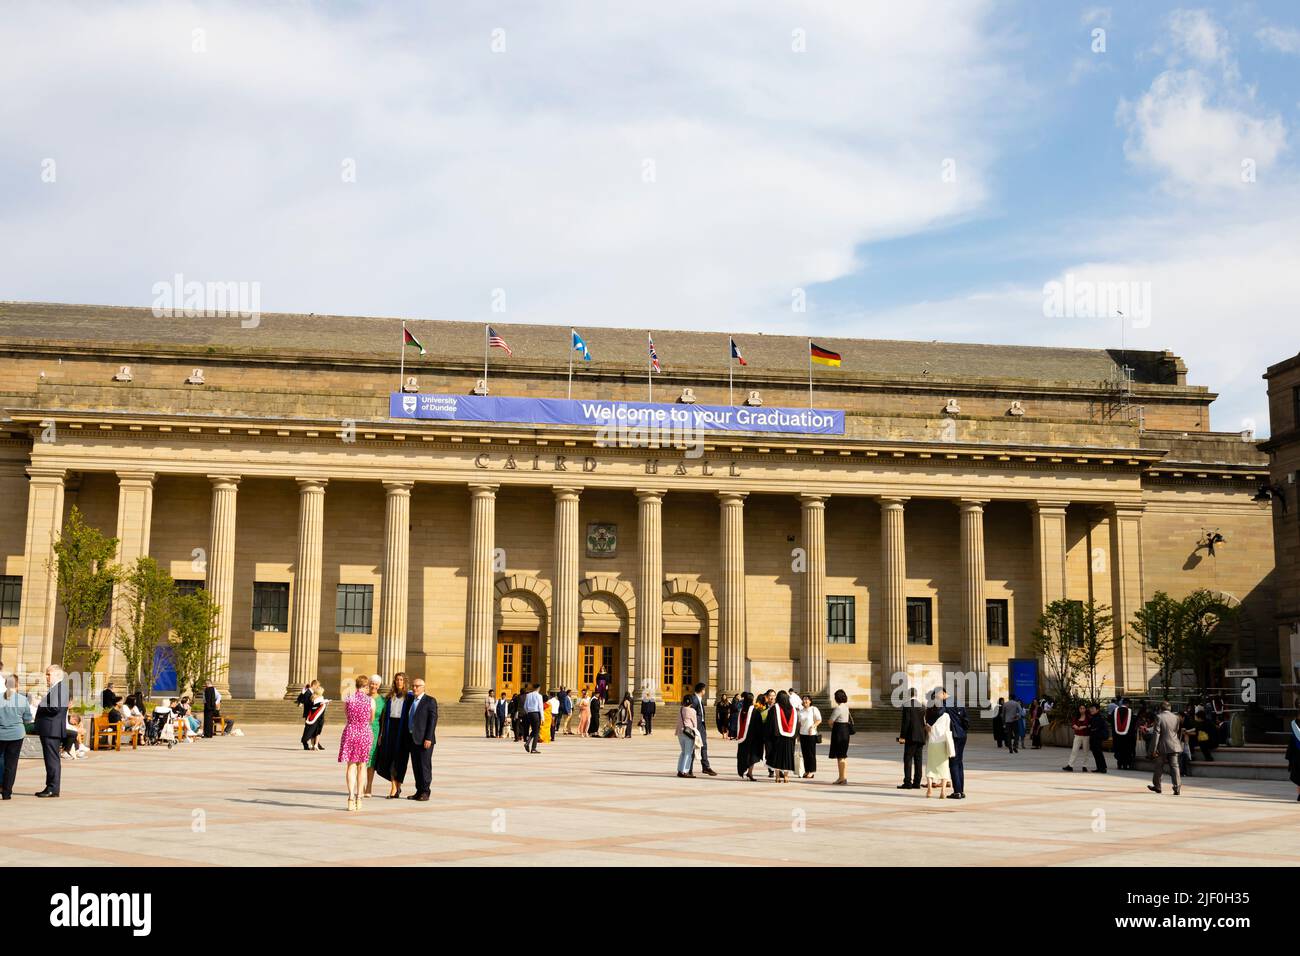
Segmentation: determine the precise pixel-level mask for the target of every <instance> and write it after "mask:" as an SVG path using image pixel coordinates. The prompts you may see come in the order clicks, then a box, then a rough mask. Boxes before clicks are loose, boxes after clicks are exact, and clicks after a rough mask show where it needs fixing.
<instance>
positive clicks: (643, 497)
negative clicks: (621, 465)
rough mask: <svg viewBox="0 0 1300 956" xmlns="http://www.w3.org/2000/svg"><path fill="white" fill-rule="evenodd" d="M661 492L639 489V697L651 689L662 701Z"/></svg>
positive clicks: (637, 633) (662, 565)
mask: <svg viewBox="0 0 1300 956" xmlns="http://www.w3.org/2000/svg"><path fill="white" fill-rule="evenodd" d="M666 493H667V492H666V491H665V490H664V489H662V488H638V489H637V490H636V498H637V503H638V507H637V547H638V549H639V551H640V557H641V566H640V569H639V574H638V576H637V593H636V606H637V618H636V693H635V694H633V697H635V698H638V699H639V698H640V695H641V694H642V693H643V692H644V691H645V690H646V689H647V688H649V690H650V692H651V693H652V694H654V697H655V700H662V699H663V686H662V684H661V672H662V668H663V643H664V596H663V588H664V542H663V500H664V495H665V494H666Z"/></svg>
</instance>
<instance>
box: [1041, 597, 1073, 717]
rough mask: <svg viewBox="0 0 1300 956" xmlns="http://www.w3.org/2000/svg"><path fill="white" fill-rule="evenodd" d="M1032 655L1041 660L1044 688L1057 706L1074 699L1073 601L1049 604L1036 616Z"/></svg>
mask: <svg viewBox="0 0 1300 956" xmlns="http://www.w3.org/2000/svg"><path fill="white" fill-rule="evenodd" d="M1032 636H1033V639H1034V654H1035V655H1036V656H1037V657H1039V658H1041V659H1042V661H1043V668H1044V670H1046V672H1047V673H1046V675H1045V677H1046V679H1047V686H1048V688H1049V689H1050V690H1051V692H1052V695H1053V696H1054V697H1055V698H1056V699H1057V702H1058V703H1066V702H1068V701H1070V700H1072V699H1073V697H1074V683H1075V651H1076V645H1077V637H1078V608H1077V605H1076V604H1075V603H1074V602H1073V601H1064V600H1061V601H1053V602H1052V603H1051V604H1049V605H1047V607H1046V608H1044V610H1043V613H1042V614H1040V615H1039V616H1038V624H1037V625H1036V626H1035V627H1034V630H1033V633H1032Z"/></svg>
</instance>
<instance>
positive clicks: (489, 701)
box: [483, 687, 497, 740]
mask: <svg viewBox="0 0 1300 956" xmlns="http://www.w3.org/2000/svg"><path fill="white" fill-rule="evenodd" d="M496 729H497V695H496V688H495V687H493V688H491V689H489V690H488V692H487V697H485V698H484V699H483V736H484V737H486V738H487V739H488V740H491V739H492V738H493V737H495V736H496Z"/></svg>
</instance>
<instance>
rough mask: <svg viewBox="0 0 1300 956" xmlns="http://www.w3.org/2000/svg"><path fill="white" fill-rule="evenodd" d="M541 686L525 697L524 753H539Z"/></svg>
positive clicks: (535, 687) (542, 703) (543, 704)
mask: <svg viewBox="0 0 1300 956" xmlns="http://www.w3.org/2000/svg"><path fill="white" fill-rule="evenodd" d="M541 690H542V689H541V685H540V684H534V685H533V689H532V690H530V691H529V692H528V693H527V694H526V695H525V696H524V704H523V706H524V752H525V753H530V754H535V753H537V752H538V751H537V741H538V739H539V738H540V737H541V734H542V708H543V707H545V706H546V701H544V700H542V693H541Z"/></svg>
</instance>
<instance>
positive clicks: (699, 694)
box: [691, 681, 718, 777]
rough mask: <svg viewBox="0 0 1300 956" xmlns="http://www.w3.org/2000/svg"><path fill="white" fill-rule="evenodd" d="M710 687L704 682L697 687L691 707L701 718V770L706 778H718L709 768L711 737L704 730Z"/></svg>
mask: <svg viewBox="0 0 1300 956" xmlns="http://www.w3.org/2000/svg"><path fill="white" fill-rule="evenodd" d="M708 686H709V685H708V684H706V683H704V681H700V682H699V683H697V684H696V685H695V692H694V693H693V694H691V707H693V708H694V709H695V716H696V717H698V718H699V720H698V721H697V724H698V725H699V732H700V770H701V771H702V772H703V773H704V775H705V776H706V777H716V776H717V775H718V774H717V772H716V771H715V770H714V769H713V768H712V767H710V766H709V735H708V734H707V733H706V732H705V730H704V723H705V721H704V691H705V690H706V689H707V688H708Z"/></svg>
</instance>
